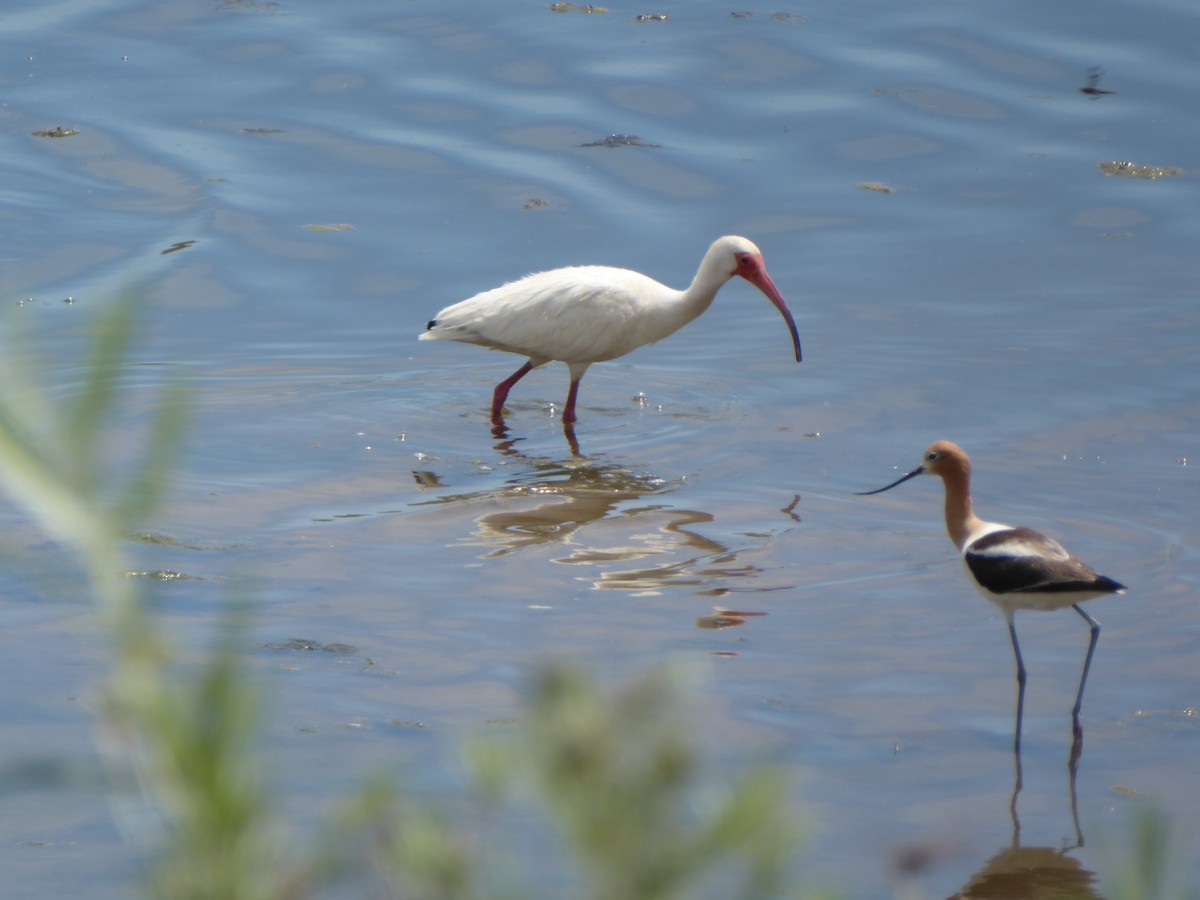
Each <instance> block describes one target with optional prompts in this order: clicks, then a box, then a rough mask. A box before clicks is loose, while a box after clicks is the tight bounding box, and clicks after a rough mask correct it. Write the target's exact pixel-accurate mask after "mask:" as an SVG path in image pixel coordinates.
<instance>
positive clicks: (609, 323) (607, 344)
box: [422, 266, 662, 362]
mask: <svg viewBox="0 0 1200 900" xmlns="http://www.w3.org/2000/svg"><path fill="white" fill-rule="evenodd" d="M648 285H653V286H654V287H657V288H658V289H659V290H661V289H662V286H661V285H658V284H657V282H654V281H653V280H651V279H649V278H646V276H644V275H640V274H639V273H637V272H632V271H629V270H625V269H611V268H607V267H604V266H580V267H575V268H569V269H555V270H553V271H551V272H540V273H537V274H535V275H528V276H526V277H525V278H522V279H521V280H520V281H514V282H511V283H509V284H506V285H503V286H502V287H498V288H495V289H494V290H490V291H484V292H483V293H482V294H476V295H475V296H474V297H471V298H470V299H468V300H463V301H462V302H460V303H455V304H454V305H453V306H448V307H446V308H445V309H444V310H442V311H441V312H440V313H438V314H437V315H436V316H434V318H433V320H432V322H431V324H430V328H429V331H427V332H426V333H425V334H424V335H422V338H424V339H426V340H437V339H441V340H454V341H463V342H465V343H470V344H479V345H481V346H484V347H490V348H492V349H494V350H504V351H507V352H509V353H518V354H521V355H524V356H529V357H535V358H541V359H558V360H566V361H587V362H597V361H600V360H604V359H615V358H616V357H618V356H622V355H624V354H625V353H628V352H629V351H630V350H632V349H634V348H635V347H637V346H640V345H641V344H642V343H645V341H644V339H642V340H639V337H640V335H639V328H638V322H639V319H640V318H641V316H640V311H641V310H642V309H643V308H644V305H645V297H646V296H647V291H648Z"/></svg>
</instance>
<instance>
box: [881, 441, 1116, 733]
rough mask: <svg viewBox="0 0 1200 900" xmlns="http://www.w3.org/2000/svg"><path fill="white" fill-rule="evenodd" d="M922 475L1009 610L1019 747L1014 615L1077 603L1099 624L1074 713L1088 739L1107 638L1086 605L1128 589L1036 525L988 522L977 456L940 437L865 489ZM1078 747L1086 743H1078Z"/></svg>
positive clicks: (1021, 692) (991, 591)
mask: <svg viewBox="0 0 1200 900" xmlns="http://www.w3.org/2000/svg"><path fill="white" fill-rule="evenodd" d="M918 475H938V476H940V477H941V479H942V484H943V485H945V488H946V530H947V531H948V532H950V540H952V541H954V543H955V545H956V546H957V547H958V549H959V550H960V551H961V552H962V555H963V559H964V560H965V562H966V564H967V568H968V569H970V570H971V574H972V575H973V576H975V584H976V586H977V587H978V588H979V590H980V592H981V593H982V594H983V595H984V596H985V597H986V598H987V599H988V600H990V601H991V602H992V603H994V604H996V606H998V607H999V608H1000V609H1001V611H1002V612H1003V613H1004V618H1005V619H1006V620H1007V622H1008V633H1009V636H1010V637H1011V638H1012V647H1013V654H1014V655H1015V656H1016V658H1017V730H1016V739H1015V746H1016V749H1017V750H1018V751H1020V748H1021V715H1022V712H1023V710H1024V708H1025V663H1024V661H1023V660H1022V659H1021V645H1020V644H1019V643H1018V642H1017V629H1016V627H1015V625H1014V624H1013V616H1014V614H1015V613H1016V612H1017V610H1023V609H1036V610H1043V611H1045V610H1055V609H1062V608H1063V607H1065V606H1070V607H1071V608H1072V609H1073V610H1075V612H1077V613H1079V615H1081V616H1082V617H1083V619H1084V621H1086V622H1087V623H1088V627H1089V628H1090V629H1091V634H1092V636H1091V640H1090V641H1089V643H1088V649H1087V656H1086V657H1084V661H1083V672H1082V673H1081V675H1080V677H1079V690H1078V692H1077V693H1076V695H1075V706H1074V708H1073V709H1072V710H1071V722H1072V725H1073V728H1074V734H1075V740H1076V744H1077V745H1078V744H1079V741H1080V740H1081V738H1082V734H1083V730H1082V725H1081V723H1080V709H1081V708H1082V706H1083V686H1084V684H1085V683H1086V682H1087V676H1088V669H1090V668H1091V665H1092V654H1093V653H1094V652H1095V650H1096V641H1097V640H1098V639H1099V637H1100V623H1099V622H1097V621H1096V620H1095V619H1093V618H1092V617H1091V616H1089V615H1088V614H1087V613H1086V612H1084V611H1083V609H1082V608H1081V607H1080V606H1079V604H1080V603H1081V602H1082V601H1084V600H1090V599H1092V598H1093V597H1100V596H1103V595H1104V594H1123V593H1124V592H1125V586H1124V585H1123V584H1118V583H1117V582H1115V581H1113V580H1112V579H1111V578H1108V577H1106V576H1104V575H1097V574H1096V573H1095V572H1094V571H1093V570H1092V569H1091V567H1090V566H1088V565H1086V564H1085V563H1083V562H1081V561H1080V560H1078V559H1076V558H1075V557H1074V556H1072V555H1071V554H1070V553H1068V552H1067V551H1066V550H1064V549H1063V547H1062V545H1061V544H1059V543H1058V542H1057V541H1054V540H1052V539H1050V538H1048V537H1046V536H1045V535H1044V534H1041V533H1040V532H1037V531H1034V530H1033V529H1032V528H1023V527H1014V526H1012V525H1001V524H1000V523H998V522H985V521H983V520H982V519H980V518H979V517H978V516H976V515H975V513H974V512H973V511H972V509H971V460H970V459H969V458H968V457H967V454H966V453H965V452H964V451H963V449H962V448H961V447H959V446H958V445H957V444H953V443H951V442H950V441H938V442H937V443H935V444H931V445H930V446H929V448H928V449H927V450H926V451H925V456H924V457H923V459H922V462H921V465H919V466H917V467H916V468H915V469H913V470H912V471H911V472H909V473H908V474H907V475H905V476H904V477H903V478H899V479H897V480H896V481H893V482H892V483H891V484H889V485H887V487H881V488H879V489H878V490H874V491H863V492H862V493H863V494H878V493H881V492H883V491H886V490H890V489H891V488H894V487H895V486H896V485H898V484H903V483H904V482H905V481H908V480H909V479H910V478H915V477H916V476H918ZM1075 752H1076V753H1077V752H1078V746H1077V747H1076V751H1075Z"/></svg>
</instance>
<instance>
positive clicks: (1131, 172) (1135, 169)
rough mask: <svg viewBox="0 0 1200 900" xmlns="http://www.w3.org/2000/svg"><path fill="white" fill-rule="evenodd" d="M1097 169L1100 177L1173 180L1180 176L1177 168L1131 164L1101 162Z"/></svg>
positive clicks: (1181, 170) (1179, 170)
mask: <svg viewBox="0 0 1200 900" xmlns="http://www.w3.org/2000/svg"><path fill="white" fill-rule="evenodd" d="M1097 168H1098V169H1099V170H1100V174H1101V175H1120V176H1122V177H1124V178H1151V179H1153V178H1173V177H1174V176H1176V175H1182V174H1183V169H1180V168H1178V167H1177V166H1143V165H1139V164H1138V163H1133V162H1128V161H1125V162H1121V161H1113V162H1102V163H1100V164H1099V165H1098V166H1097Z"/></svg>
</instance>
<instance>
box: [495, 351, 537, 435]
mask: <svg viewBox="0 0 1200 900" xmlns="http://www.w3.org/2000/svg"><path fill="white" fill-rule="evenodd" d="M532 371H533V360H528V361H527V362H526V363H525V365H523V366H521V368H519V369H517V371H515V372H513V373H512V374H511V375H509V376H508V377H507V378H505V379H504V380H503V381H502V382H500V383H499V384H498V385H496V390H495V391H494V392H493V393H492V422H494V423H497V424H498V423H500V422H501V421H503V420H504V401H505V400H507V399H508V392H509V391H510V390H512V386H513V385H514V384H516V383H517V382H518V381H520V380H521V379H522V378H524V377H525V376H526V375H528V374H529V373H530V372H532Z"/></svg>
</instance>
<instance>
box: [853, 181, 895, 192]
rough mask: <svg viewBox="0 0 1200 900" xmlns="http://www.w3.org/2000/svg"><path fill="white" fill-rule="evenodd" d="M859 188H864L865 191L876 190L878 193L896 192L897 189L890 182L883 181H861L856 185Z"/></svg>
mask: <svg viewBox="0 0 1200 900" xmlns="http://www.w3.org/2000/svg"><path fill="white" fill-rule="evenodd" d="M855 187H857V188H862V189H863V190H864V191H875V192H876V193H878V194H894V193H896V189H895V188H894V187H892V186H891V185H889V184H884V183H883V182H882V181H860V182H859V183H858V184H856V185H855Z"/></svg>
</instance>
